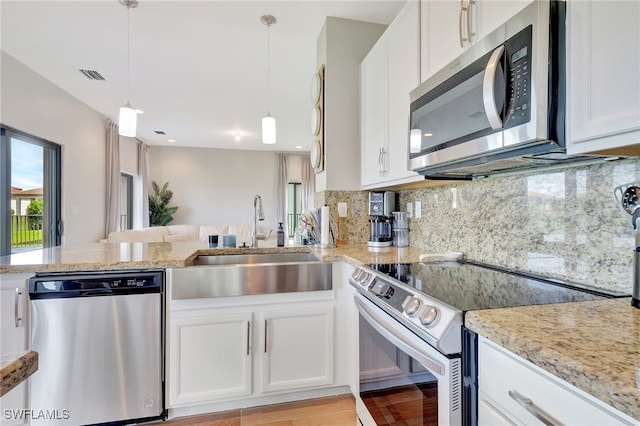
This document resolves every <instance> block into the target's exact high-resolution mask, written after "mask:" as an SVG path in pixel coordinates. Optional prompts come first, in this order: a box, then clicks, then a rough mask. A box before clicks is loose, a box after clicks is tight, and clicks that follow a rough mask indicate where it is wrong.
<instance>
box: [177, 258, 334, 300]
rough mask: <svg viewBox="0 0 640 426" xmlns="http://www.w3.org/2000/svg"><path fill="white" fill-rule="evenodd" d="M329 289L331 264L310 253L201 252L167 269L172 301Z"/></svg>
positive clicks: (330, 286)
mask: <svg viewBox="0 0 640 426" xmlns="http://www.w3.org/2000/svg"><path fill="white" fill-rule="evenodd" d="M331 289H332V280H331V263H328V262H322V261H321V260H320V259H319V258H318V257H317V256H315V255H313V254H312V253H267V254H255V253H251V254H239V255H218V256H207V255H203V256H198V257H197V258H196V259H195V260H194V262H193V266H189V267H186V268H177V269H173V270H172V272H171V299H173V300H178V299H201V298H211V297H226V296H247V295H258V294H276V293H295V292H303V291H322V290H331Z"/></svg>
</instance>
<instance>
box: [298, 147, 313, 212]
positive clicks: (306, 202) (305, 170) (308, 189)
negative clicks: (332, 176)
mask: <svg viewBox="0 0 640 426" xmlns="http://www.w3.org/2000/svg"><path fill="white" fill-rule="evenodd" d="M315 193H316V176H315V174H314V173H313V167H311V160H310V159H309V157H308V156H305V157H302V200H301V201H302V210H309V209H312V208H313V197H314V195H315Z"/></svg>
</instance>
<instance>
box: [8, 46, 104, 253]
mask: <svg viewBox="0 0 640 426" xmlns="http://www.w3.org/2000/svg"><path fill="white" fill-rule="evenodd" d="M1 62H2V64H1V70H2V72H1V76H2V78H1V80H2V86H1V91H0V92H1V96H2V98H1V105H2V111H1V114H2V115H1V116H0V121H1V122H2V124H4V125H7V126H10V127H12V128H15V129H17V130H21V131H23V132H25V133H28V134H31V135H33V136H37V137H39V138H42V139H45V140H48V141H51V142H54V143H57V144H59V145H62V220H63V221H64V235H63V236H62V243H63V244H65V245H69V244H81V243H88V242H95V241H98V240H99V239H100V238H103V237H104V223H105V185H106V184H105V124H104V117H103V116H102V115H100V114H99V113H98V112H96V111H95V110H93V109H91V108H89V107H88V106H87V105H85V104H83V103H82V102H80V101H78V100H77V99H76V98H74V97H72V96H71V95H70V94H68V93H67V92H64V91H63V90H62V89H60V88H59V87H57V86H55V85H54V84H52V83H51V82H50V81H48V80H46V79H44V78H43V77H42V76H40V75H39V74H37V73H35V72H34V71H32V70H31V69H29V68H27V67H26V66H24V64H22V63H21V62H19V61H17V60H16V59H15V58H13V57H12V56H10V55H8V54H6V53H5V52H4V51H3V52H2V57H1Z"/></svg>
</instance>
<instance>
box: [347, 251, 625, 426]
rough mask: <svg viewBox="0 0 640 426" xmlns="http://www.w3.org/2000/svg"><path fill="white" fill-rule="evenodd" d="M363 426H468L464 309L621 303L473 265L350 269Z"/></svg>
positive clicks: (470, 391)
mask: <svg viewBox="0 0 640 426" xmlns="http://www.w3.org/2000/svg"><path fill="white" fill-rule="evenodd" d="M349 282H350V283H351V285H352V286H354V287H355V288H356V289H357V295H356V298H355V303H356V306H357V308H358V311H359V330H360V333H359V343H360V362H359V365H360V367H359V369H360V390H359V396H358V397H357V398H356V407H357V411H358V417H359V418H360V420H361V422H362V423H363V424H365V425H367V424H371V425H374V424H375V425H383V424H397V423H403V422H404V423H409V424H413V423H412V422H415V421H418V422H419V423H417V424H438V425H456V424H476V419H477V416H476V413H477V409H476V405H475V401H476V390H477V386H476V374H475V368H476V362H477V360H476V358H475V357H476V354H475V350H476V349H475V338H474V334H473V332H471V331H470V330H466V329H465V328H464V314H465V313H466V312H468V311H471V310H479V309H492V308H504V307H515V306H524V305H536V304H548V303H561V302H573V301H586V300H596V299H602V298H606V297H616V296H623V295H621V294H614V293H607V292H604V291H603V290H600V289H594V288H590V287H587V286H582V285H577V284H570V283H565V282H562V281H559V280H552V279H547V278H542V277H538V276H530V275H525V274H522V273H519V272H516V271H509V270H505V269H500V268H496V267H493V266H490V265H483V264H480V263H475V262H469V261H467V262H445V263H402V264H376V265H367V266H362V267H358V268H356V269H355V271H354V272H353V274H352V275H351V277H350V278H349Z"/></svg>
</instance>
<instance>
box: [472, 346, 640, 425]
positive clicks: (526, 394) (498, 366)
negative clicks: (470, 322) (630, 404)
mask: <svg viewBox="0 0 640 426" xmlns="http://www.w3.org/2000/svg"><path fill="white" fill-rule="evenodd" d="M478 398H479V401H478V424H479V425H496V424H542V422H541V421H540V420H539V418H540V416H541V417H543V418H546V419H547V420H548V422H549V423H547V424H579V425H584V426H586V425H609V424H611V425H613V424H616V425H623V424H636V425H637V422H636V421H635V420H634V419H632V418H631V417H629V416H627V415H625V414H624V413H621V412H619V411H618V410H615V409H614V408H612V407H610V406H608V405H606V404H604V403H603V402H601V401H599V400H598V399H596V398H594V397H593V396H591V395H588V394H587V393H586V392H584V391H582V390H580V389H578V388H576V387H575V386H572V385H571V384H569V383H567V382H565V381H564V380H561V379H559V378H558V377H555V376H553V375H551V374H550V373H548V372H546V371H544V370H543V369H541V368H539V367H537V366H535V365H533V364H532V363H530V362H529V361H527V360H525V359H523V358H521V357H519V356H518V355H516V354H514V353H512V352H510V351H508V350H506V349H505V348H503V347H501V346H498V345H497V344H495V343H493V342H491V341H490V340H488V339H486V338H484V337H480V338H479V340H478ZM525 407H526V408H525Z"/></svg>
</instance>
